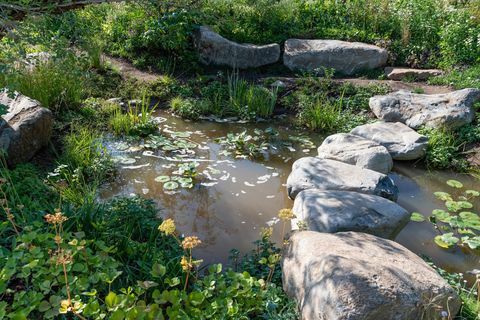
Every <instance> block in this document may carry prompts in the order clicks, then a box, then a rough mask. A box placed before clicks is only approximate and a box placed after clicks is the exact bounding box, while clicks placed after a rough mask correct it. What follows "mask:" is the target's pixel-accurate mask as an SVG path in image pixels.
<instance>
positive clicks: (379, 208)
mask: <svg viewBox="0 0 480 320" xmlns="http://www.w3.org/2000/svg"><path fill="white" fill-rule="evenodd" d="M293 213H294V214H295V218H294V219H293V220H292V229H293V230H296V229H298V228H299V227H300V226H302V225H306V227H307V229H308V230H311V231H318V232H328V233H335V232H341V231H358V232H365V233H370V234H373V235H376V236H379V237H382V238H388V239H394V238H395V236H396V235H397V234H398V233H399V232H400V231H401V230H402V229H403V227H405V225H406V224H407V223H408V221H409V220H410V213H409V212H407V210H405V209H403V208H402V207H400V206H399V205H398V204H396V203H395V202H392V201H390V200H387V199H385V198H382V197H379V196H374V195H370V194H362V193H358V192H352V191H322V190H317V189H309V190H304V191H302V192H300V193H299V194H298V195H297V197H296V198H295V203H294V205H293Z"/></svg>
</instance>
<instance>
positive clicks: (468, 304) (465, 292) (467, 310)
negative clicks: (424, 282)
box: [427, 261, 480, 320]
mask: <svg viewBox="0 0 480 320" xmlns="http://www.w3.org/2000/svg"><path fill="white" fill-rule="evenodd" d="M427 262H428V264H429V265H430V266H431V267H432V268H434V269H435V271H437V272H438V274H440V275H441V276H442V277H443V278H444V279H445V280H446V281H447V282H448V283H449V284H450V285H451V286H452V288H454V289H455V291H457V293H458V295H459V296H460V298H461V300H462V305H461V306H460V312H459V314H458V315H457V316H456V317H455V319H458V320H478V319H480V301H479V300H478V295H479V291H478V289H479V288H480V275H476V279H475V282H474V283H473V285H468V284H467V281H465V275H463V274H461V273H451V272H447V271H445V270H443V269H441V268H439V267H437V266H435V265H434V264H433V263H431V262H429V261H427Z"/></svg>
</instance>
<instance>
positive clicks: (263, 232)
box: [260, 227, 273, 239]
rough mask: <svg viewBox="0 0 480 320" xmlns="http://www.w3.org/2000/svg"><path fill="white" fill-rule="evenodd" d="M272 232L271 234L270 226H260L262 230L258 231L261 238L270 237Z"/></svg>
mask: <svg viewBox="0 0 480 320" xmlns="http://www.w3.org/2000/svg"><path fill="white" fill-rule="evenodd" d="M272 234H273V228H272V227H266V228H262V230H261V231H260V236H261V237H262V239H270V237H271V236H272Z"/></svg>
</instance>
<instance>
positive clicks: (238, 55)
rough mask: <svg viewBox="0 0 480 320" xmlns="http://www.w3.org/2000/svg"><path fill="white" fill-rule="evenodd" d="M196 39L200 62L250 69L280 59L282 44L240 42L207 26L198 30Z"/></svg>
mask: <svg viewBox="0 0 480 320" xmlns="http://www.w3.org/2000/svg"><path fill="white" fill-rule="evenodd" d="M194 41H195V47H196V49H197V51H198V54H199V56H200V62H202V63H203V64H206V65H222V66H229V67H231V68H239V69H248V68H257V67H261V66H264V65H268V64H272V63H275V62H277V61H278V60H279V59H280V46H279V45H278V44H276V43H273V44H268V45H265V46H256V45H253V44H239V43H236V42H233V41H230V40H227V39H225V38H224V37H222V36H221V35H219V34H218V33H215V32H213V31H212V30H210V28H208V27H205V26H202V27H200V28H199V29H198V30H197V32H196V33H195V37H194Z"/></svg>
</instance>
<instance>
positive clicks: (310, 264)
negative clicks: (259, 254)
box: [281, 231, 461, 320]
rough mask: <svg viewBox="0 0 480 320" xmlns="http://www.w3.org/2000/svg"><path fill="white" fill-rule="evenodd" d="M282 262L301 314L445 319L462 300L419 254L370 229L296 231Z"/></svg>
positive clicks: (362, 319)
mask: <svg viewBox="0 0 480 320" xmlns="http://www.w3.org/2000/svg"><path fill="white" fill-rule="evenodd" d="M281 267H282V277H283V289H284V290H285V292H286V293H287V295H289V296H290V297H292V298H294V299H295V300H296V301H297V304H298V308H299V311H300V317H301V319H302V320H318V319H329V320H346V319H348V320H390V319H395V320H418V319H442V317H441V313H442V311H444V312H446V313H447V314H448V313H449V315H450V316H451V318H452V319H453V318H454V317H455V315H456V314H457V313H458V311H459V309H460V305H461V301H460V299H459V297H458V295H457V293H456V291H455V290H454V289H453V288H452V287H451V286H450V285H449V284H448V283H447V282H446V281H445V280H444V279H443V278H442V277H441V276H440V275H439V274H438V273H437V272H435V270H433V269H432V268H431V267H430V266H429V265H428V264H427V263H425V262H424V261H423V260H422V259H421V258H420V257H418V256H417V255H415V254H414V253H412V252H411V251H409V250H408V249H406V248H404V247H403V246H401V245H400V244H398V243H395V242H393V241H391V240H386V239H383V238H379V237H376V236H373V235H370V234H366V233H357V232H341V233H335V234H329V233H319V232H313V231H302V232H296V233H294V234H293V235H292V236H291V237H290V240H289V242H288V245H287V248H286V250H285V251H284V254H283V256H282V261H281ZM446 318H447V317H445V319H446Z"/></svg>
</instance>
